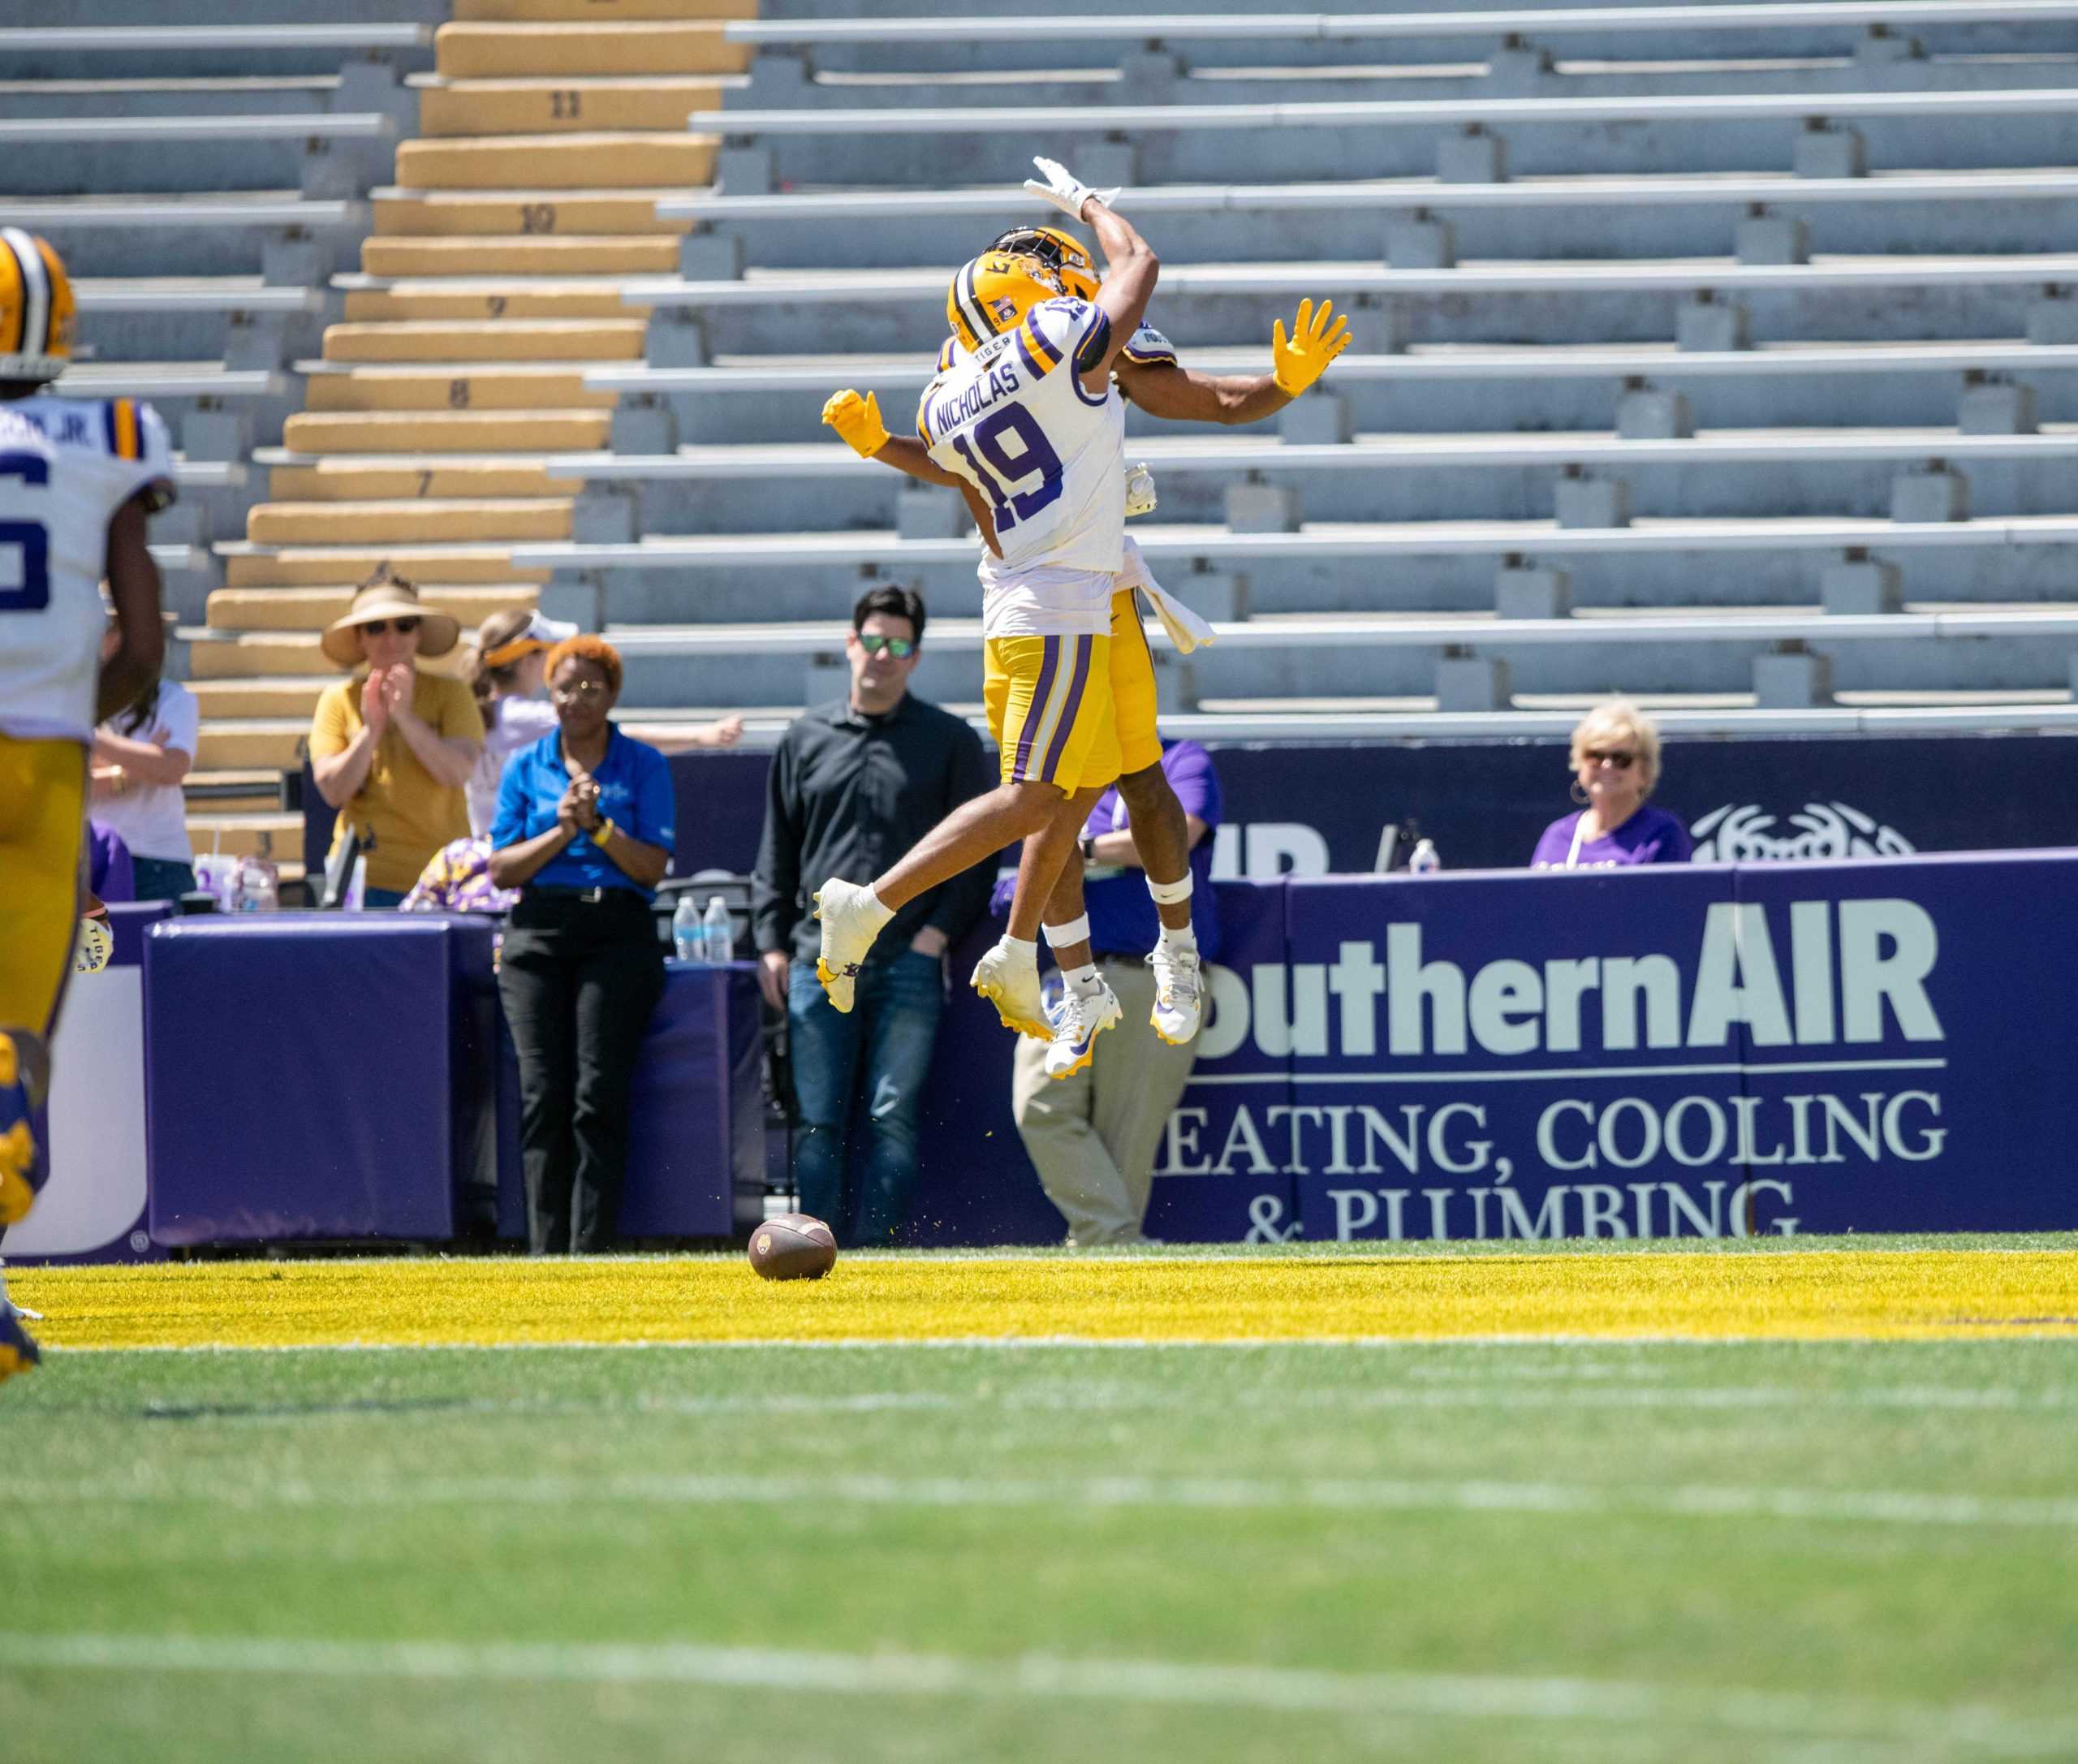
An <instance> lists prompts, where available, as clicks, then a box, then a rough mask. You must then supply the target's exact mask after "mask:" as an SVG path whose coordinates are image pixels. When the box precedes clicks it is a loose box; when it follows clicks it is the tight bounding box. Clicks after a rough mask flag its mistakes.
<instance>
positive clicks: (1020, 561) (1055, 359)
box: [916, 296, 1126, 636]
mask: <svg viewBox="0 0 2078 1764" xmlns="http://www.w3.org/2000/svg"><path fill="white" fill-rule="evenodd" d="M1110 334H1111V321H1110V318H1109V317H1108V316H1106V313H1104V311H1103V309H1102V308H1100V307H1097V306H1093V305H1092V304H1089V302H1088V301H1086V300H1075V299H1072V298H1069V297H1066V296H1063V297H1062V298H1059V299H1056V300H1045V301H1042V302H1041V303H1040V304H1038V305H1037V306H1035V307H1033V308H1032V310H1031V311H1030V312H1029V313H1027V314H1026V315H1025V317H1024V319H1023V320H1022V321H1020V323H1019V324H1018V325H1016V326H1015V327H1014V328H1013V329H1011V330H1009V331H1007V332H1006V333H1005V334H1003V335H1002V336H1000V337H996V338H993V339H990V340H989V342H988V343H985V344H983V345H982V347H981V348H980V349H978V350H976V352H974V353H972V355H968V354H964V353H958V354H956V355H955V359H953V360H951V361H950V362H949V364H946V366H944V367H943V368H942V371H941V372H940V373H938V376H937V377H936V378H934V379H933V381H932V382H931V383H930V384H929V386H926V387H925V389H924V395H923V398H922V399H921V401H920V403H918V405H917V408H916V428H917V432H918V433H919V434H920V435H921V436H922V438H923V440H924V443H925V446H927V447H928V448H929V451H930V455H931V457H932V458H933V459H935V460H937V461H938V464H941V465H942V466H945V467H946V468H948V469H949V470H951V471H954V472H958V473H959V475H960V476H961V477H964V478H966V479H967V480H968V481H970V482H971V483H972V484H974V485H976V487H977V488H979V489H980V490H981V494H983V495H984V496H985V497H986V498H987V499H988V502H989V507H990V508H991V509H992V510H993V511H994V515H995V521H996V540H997V543H998V545H1000V546H1002V561H1001V562H1000V563H998V562H997V561H996V560H995V559H993V558H987V559H984V561H983V566H982V571H981V579H982V583H983V585H984V588H985V589H986V591H987V593H986V595H985V602H984V610H983V620H984V625H983V628H984V629H985V630H987V631H988V632H989V634H990V635H991V636H1011V635H1018V634H1047V635H1052V634H1055V633H1057V632H1084V631H1087V632H1092V633H1094V634H1098V635H1101V634H1102V633H1103V632H1106V631H1108V630H1109V629H1110V588H1109V583H1108V578H1109V577H1110V576H1112V575H1114V573H1115V572H1116V571H1118V570H1119V568H1120V567H1121V566H1122V564H1123V558H1124V546H1125V522H1126V497H1125V433H1126V429H1125V406H1124V404H1123V403H1122V402H1121V401H1120V399H1119V394H1118V390H1117V388H1116V387H1115V386H1108V385H1107V386H1106V387H1105V389H1104V390H1103V392H1102V394H1101V395H1095V396H1093V395H1091V394H1090V393H1089V392H1087V391H1085V390H1084V389H1083V386H1082V382H1081V378H1080V371H1079V369H1078V365H1077V364H1083V363H1087V364H1095V363H1096V362H1097V361H1100V360H1102V359H1103V357H1104V355H1105V352H1106V350H1107V349H1108V347H1109V346H1110ZM941 359H943V358H941ZM1099 576H1101V577H1103V578H1105V579H1106V580H1103V581H1098V580H1097V577H1099ZM1013 601H1015V602H1020V603H1022V602H1029V604H1028V605H1026V606H1022V608H1021V610H1022V613H1023V614H1024V615H1026V616H1019V617H1015V618H1012V619H1009V620H1008V621H1006V619H1004V618H1003V617H1002V611H1001V609H1004V608H1007V607H1008V606H1011V602H1013ZM1063 621H1065V622H1063Z"/></svg>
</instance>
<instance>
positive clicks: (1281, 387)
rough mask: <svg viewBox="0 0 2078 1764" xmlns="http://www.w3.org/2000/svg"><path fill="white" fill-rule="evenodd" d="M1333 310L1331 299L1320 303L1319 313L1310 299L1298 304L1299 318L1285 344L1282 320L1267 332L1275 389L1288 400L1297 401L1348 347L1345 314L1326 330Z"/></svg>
mask: <svg viewBox="0 0 2078 1764" xmlns="http://www.w3.org/2000/svg"><path fill="white" fill-rule="evenodd" d="M1333 311H1334V301H1333V300H1323V301H1321V309H1320V311H1319V312H1318V313H1315V312H1314V310H1313V302H1312V301H1311V300H1301V301H1300V303H1299V316H1298V317H1296V318H1295V319H1293V320H1292V321H1291V338H1290V339H1289V340H1288V341H1287V339H1286V337H1285V334H1284V321H1283V319H1281V318H1280V319H1278V321H1276V323H1275V324H1274V326H1272V328H1271V330H1270V373H1271V374H1272V375H1273V376H1274V377H1275V379H1276V381H1277V389H1278V391H1280V392H1282V393H1283V394H1284V395H1285V396H1286V397H1287V398H1296V397H1298V395H1300V393H1301V392H1303V391H1304V390H1306V388H1307V387H1308V386H1311V385H1312V384H1313V382H1314V381H1316V380H1317V379H1319V378H1320V377H1321V375H1322V374H1324V373H1326V372H1327V371H1328V364H1329V363H1330V361H1332V360H1334V358H1335V357H1336V356H1339V355H1340V354H1341V353H1342V352H1343V350H1345V349H1347V347H1349V320H1348V317H1347V315H1345V316H1344V317H1341V318H1338V319H1337V320H1336V321H1334V329H1333V330H1330V329H1329V327H1328V314H1329V313H1332V312H1333Z"/></svg>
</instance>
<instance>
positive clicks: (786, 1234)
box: [750, 1213, 837, 1280]
mask: <svg viewBox="0 0 2078 1764" xmlns="http://www.w3.org/2000/svg"><path fill="white" fill-rule="evenodd" d="M750 1265H751V1266H752V1267H753V1268H755V1269H757V1271H758V1272H759V1273H760V1274H763V1275H764V1276H765V1279H768V1280H820V1279H821V1278H822V1277H823V1276H824V1275H825V1274H827V1273H829V1272H830V1270H831V1269H832V1268H834V1267H835V1266H837V1239H836V1237H835V1236H834V1234H833V1233H832V1232H831V1231H830V1227H828V1226H827V1225H826V1224H824V1223H822V1221H821V1219H819V1218H810V1217H809V1216H808V1214H805V1213H782V1214H780V1215H779V1217H778V1218H769V1219H767V1220H766V1221H765V1223H763V1224H762V1225H761V1226H759V1227H757V1230H756V1231H752V1233H751V1234H750Z"/></svg>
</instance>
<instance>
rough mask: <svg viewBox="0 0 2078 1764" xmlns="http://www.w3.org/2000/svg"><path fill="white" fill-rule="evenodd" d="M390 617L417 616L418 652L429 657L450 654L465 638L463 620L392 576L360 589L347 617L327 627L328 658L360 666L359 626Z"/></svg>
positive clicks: (348, 665)
mask: <svg viewBox="0 0 2078 1764" xmlns="http://www.w3.org/2000/svg"><path fill="white" fill-rule="evenodd" d="M378 619H417V620H418V622H419V649H418V653H420V655H422V656H425V657H426V658H429V659H430V658H433V657H434V656H437V655H445V654H446V653H447V652H448V651H449V650H450V649H453V648H454V647H455V645H456V644H457V643H458V642H459V641H460V640H461V636H462V627H461V623H460V622H459V620H457V619H455V617H454V615H452V614H450V613H442V612H435V611H433V609H432V608H431V607H429V606H425V604H424V603H423V602H421V601H420V599H419V591H418V590H417V589H415V588H413V587H412V584H410V583H409V582H405V581H399V580H394V579H392V580H388V581H382V582H370V583H369V584H368V585H367V586H366V587H364V588H362V589H357V590H356V593H355V594H354V597H353V601H352V603H351V605H349V606H348V607H347V612H346V616H345V617H344V618H343V619H334V620H333V621H332V623H330V624H329V625H327V626H326V627H325V637H324V641H323V642H322V644H321V645H320V647H321V649H323V650H324V651H325V658H326V659H327V660H329V661H331V662H334V663H336V664H337V665H338V666H341V667H345V668H352V667H358V666H360V663H361V653H360V639H359V638H357V637H356V636H355V635H354V631H355V628H356V627H357V626H360V625H365V624H373V623H375V622H376V621H377V620H378Z"/></svg>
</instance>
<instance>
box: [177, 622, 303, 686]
mask: <svg viewBox="0 0 2078 1764" xmlns="http://www.w3.org/2000/svg"><path fill="white" fill-rule="evenodd" d="M317 642H318V636H317V632H314V631H296V632H278V631H246V632H235V633H233V634H231V635H226V636H196V637H194V638H192V639H191V640H190V641H189V643H188V677H189V678H190V679H237V678H239V677H240V676H250V677H254V678H258V679H274V678H276V677H277V676H278V675H284V674H313V675H314V674H317V673H319V672H321V671H323V670H324V669H326V668H328V667H330V666H331V664H330V662H327V661H326V660H325V654H324V652H323V651H322V650H321V649H319V648H318V647H317Z"/></svg>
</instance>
